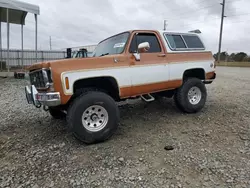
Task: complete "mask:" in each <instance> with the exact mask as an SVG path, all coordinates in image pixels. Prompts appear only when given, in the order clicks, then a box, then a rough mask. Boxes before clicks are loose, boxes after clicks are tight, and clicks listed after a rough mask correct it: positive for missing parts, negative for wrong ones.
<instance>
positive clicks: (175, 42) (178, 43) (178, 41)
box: [166, 35, 186, 49]
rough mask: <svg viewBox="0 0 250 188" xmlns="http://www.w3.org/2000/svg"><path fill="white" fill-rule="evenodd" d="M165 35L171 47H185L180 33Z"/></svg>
mask: <svg viewBox="0 0 250 188" xmlns="http://www.w3.org/2000/svg"><path fill="white" fill-rule="evenodd" d="M166 37H167V40H168V41H169V45H170V47H171V48H172V49H176V48H186V45H185V43H184V41H183V40H182V38H181V36H180V35H166Z"/></svg>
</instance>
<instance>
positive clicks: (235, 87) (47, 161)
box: [0, 67, 250, 188]
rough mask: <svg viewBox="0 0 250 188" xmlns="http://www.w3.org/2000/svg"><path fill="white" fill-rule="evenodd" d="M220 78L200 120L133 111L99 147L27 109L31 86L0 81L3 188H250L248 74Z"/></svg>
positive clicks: (233, 71) (159, 104)
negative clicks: (80, 139)
mask: <svg viewBox="0 0 250 188" xmlns="http://www.w3.org/2000/svg"><path fill="white" fill-rule="evenodd" d="M217 73H218V78H217V80H216V81H215V82H214V83H213V84H212V85H209V86H208V101H207V104H206V107H205V108H204V109H203V110H202V112H200V113H198V114H191V115H190V114H183V113H181V112H179V111H178V110H177V109H176V108H175V106H174V104H173V101H172V100H170V99H164V100H161V101H155V102H153V103H150V104H145V103H144V102H142V101H138V102H134V103H133V104H131V103H128V104H126V105H124V106H121V107H120V110H121V117H122V119H121V125H120V127H119V129H118V131H117V133H116V134H115V136H113V137H112V138H111V140H109V141H107V142H105V143H101V144H97V145H84V144H82V143H80V142H78V141H77V140H76V139H75V138H74V137H73V136H72V135H71V134H70V133H69V132H68V131H67V130H66V128H65V122H64V121H56V120H54V119H52V118H51V117H50V116H49V114H48V113H46V112H43V110H42V109H36V108H35V107H33V106H29V105H27V104H26V99H25V96H24V91H23V87H24V86H25V84H28V81H26V80H14V79H0V108H1V109H0V115H1V120H0V187H34V188H37V187H116V188H124V187H157V188H158V187H166V188H167V187H170V188H174V187H179V188H181V187H188V188H189V187H190V188H194V187H199V188H200V187H209V188H211V187H220V188H223V187H236V188H240V187H250V160H249V159H250V69H249V68H224V67H219V68H218V70H217ZM165 146H173V147H174V150H171V151H167V150H165V149H164V147H165Z"/></svg>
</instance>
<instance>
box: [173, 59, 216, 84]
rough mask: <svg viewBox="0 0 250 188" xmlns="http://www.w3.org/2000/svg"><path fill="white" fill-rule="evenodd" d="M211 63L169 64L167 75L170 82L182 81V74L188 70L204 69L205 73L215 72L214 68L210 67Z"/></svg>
mask: <svg viewBox="0 0 250 188" xmlns="http://www.w3.org/2000/svg"><path fill="white" fill-rule="evenodd" d="M211 63H213V62H212V61H200V62H188V63H170V65H169V74H170V80H179V79H182V77H183V73H184V72H185V71H186V70H189V69H198V68H201V69H204V71H205V73H208V72H213V71H215V69H214V66H213V67H211Z"/></svg>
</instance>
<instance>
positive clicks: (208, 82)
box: [203, 73, 216, 84]
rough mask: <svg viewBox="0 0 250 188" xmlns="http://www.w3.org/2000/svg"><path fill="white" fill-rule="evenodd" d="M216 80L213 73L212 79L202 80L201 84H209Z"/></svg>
mask: <svg viewBox="0 0 250 188" xmlns="http://www.w3.org/2000/svg"><path fill="white" fill-rule="evenodd" d="M215 78H216V73H214V75H213V77H212V78H210V79H208V80H204V81H203V83H204V84H211V83H212V82H213V81H214V80H215Z"/></svg>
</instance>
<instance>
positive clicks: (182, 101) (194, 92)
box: [174, 78, 207, 113]
mask: <svg viewBox="0 0 250 188" xmlns="http://www.w3.org/2000/svg"><path fill="white" fill-rule="evenodd" d="M206 99H207V90H206V87H205V85H204V83H202V81H201V80H200V79H198V78H189V79H188V80H186V81H185V82H184V83H183V85H182V86H181V87H180V88H179V89H178V90H177V92H176V94H175V96H174V100H175V103H176V106H177V107H178V108H179V109H180V110H182V111H184V112H187V113H195V112H198V111H200V110H201V109H202V108H203V107H204V106H205V103H206Z"/></svg>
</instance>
